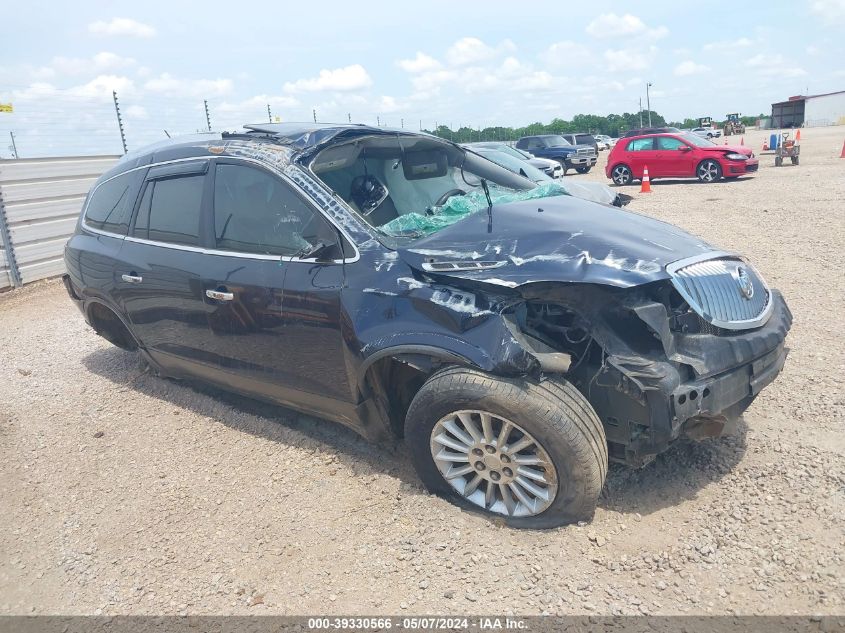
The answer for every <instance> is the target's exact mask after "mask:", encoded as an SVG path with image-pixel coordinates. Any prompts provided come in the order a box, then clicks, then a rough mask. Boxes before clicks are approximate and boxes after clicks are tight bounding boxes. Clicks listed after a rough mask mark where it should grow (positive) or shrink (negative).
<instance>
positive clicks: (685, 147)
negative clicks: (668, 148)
mask: <svg viewBox="0 0 845 633" xmlns="http://www.w3.org/2000/svg"><path fill="white" fill-rule="evenodd" d="M678 151H679V152H691V151H692V148H691V147H690V146H689V145H681V146H680V147H679V148H678Z"/></svg>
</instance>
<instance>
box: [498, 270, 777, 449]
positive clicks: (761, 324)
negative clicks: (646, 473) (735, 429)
mask: <svg viewBox="0 0 845 633" xmlns="http://www.w3.org/2000/svg"><path fill="white" fill-rule="evenodd" d="M667 270H668V271H669V273H670V275H671V279H670V280H664V281H659V282H654V283H650V284H645V285H643V286H638V287H635V288H627V289H620V288H613V287H607V286H600V285H577V284H570V285H566V284H536V285H529V286H525V287H523V288H521V289H520V291H521V294H522V296H523V298H524V299H525V301H524V303H522V304H520V305H519V306H517V307H516V308H515V310H514V312H513V313H512V319H513V327H515V328H518V329H519V330H520V331H521V332H522V333H524V334H525V335H527V336H529V337H531V338H532V339H534V340H539V341H541V342H542V344H543V345H546V346H549V347H550V348H553V349H556V350H559V351H561V352H565V353H567V354H569V355H570V357H571V362H570V366H569V368H568V371H567V373H566V377H567V379H568V380H570V381H571V382H572V383H573V384H574V385H575V386H576V387H577V388H578V389H579V390H580V391H581V392H582V393H583V394H584V395H585V396H586V397H587V399H588V400H589V401H590V403H591V404H592V406H593V407H594V408H595V410H596V412H597V413H598V415H599V417H600V418H601V420H602V421H603V423H604V426H605V432H606V435H607V439H608V443H609V448H610V458H611V459H612V460H614V461H620V462H624V463H627V464H629V465H631V466H641V465H644V464H646V463H648V462H649V461H650V460H651V459H653V458H654V456H655V455H657V454H658V453H660V452H662V451H664V450H666V448H667V447H668V446H669V444H670V443H671V442H673V441H674V440H676V439H677V438H678V437H680V436H681V435H687V436H689V437H693V438H696V439H701V438H705V437H717V436H719V435H720V434H721V433H722V430H723V427H724V426H725V424H726V423H727V422H728V421H729V420H731V419H735V418H736V417H738V416H739V415H740V414H741V413H742V412H743V411H744V410H745V409H746V408H747V407H748V406H749V405H750V404H751V402H752V401H753V400H754V398H755V397H756V396H757V394H758V393H759V392H760V391H761V390H762V389H763V388H764V387H765V386H766V385H768V384H769V383H771V382H772V381H773V380H774V379H775V377H777V375H778V374H779V373H780V371H781V369H782V368H783V364H784V361H785V358H786V354H787V350H786V348H785V346H784V342H785V339H786V335H787V333H788V331H789V329H790V326H791V324H792V314H791V313H790V311H789V308H788V307H787V305H786V303H785V301H784V300H783V297H782V296H781V294H780V293H779V292H778V291H776V290H770V289H769V288H768V287H767V286H766V284H765V282H764V281H763V280H762V278H761V277H760V276H759V274H758V273H757V272H756V271H754V269H753V268H752V267H751V266H750V265H748V264H747V263H746V262H745V261H744V260H742V259H741V258H738V257H736V256H733V255H729V254H725V253H709V254H707V255H703V256H698V257H695V258H690V259H689V260H683V261H681V262H677V263H675V264H673V265H671V266H669V267H667Z"/></svg>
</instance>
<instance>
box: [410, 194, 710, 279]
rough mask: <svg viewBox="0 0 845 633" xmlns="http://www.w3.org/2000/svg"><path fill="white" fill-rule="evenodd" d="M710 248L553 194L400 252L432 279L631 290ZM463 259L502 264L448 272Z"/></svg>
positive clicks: (665, 227)
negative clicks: (449, 266)
mask: <svg viewBox="0 0 845 633" xmlns="http://www.w3.org/2000/svg"><path fill="white" fill-rule="evenodd" d="M540 209H542V211H541V210H540ZM711 250H714V249H713V247H711V246H710V245H709V244H707V243H705V242H703V241H702V240H700V239H698V238H697V237H694V236H692V235H689V234H688V233H685V232H683V231H681V230H680V229H678V228H676V227H674V226H672V225H671V224H667V223H665V222H661V221H659V220H654V219H651V218H647V217H645V216H641V215H637V214H634V213H631V212H628V211H623V210H621V209H619V208H617V207H607V206H604V205H599V204H594V203H591V202H586V201H584V200H579V199H578V198H574V197H572V196H554V197H550V198H540V199H534V200H525V201H521V202H512V203H507V204H499V205H495V206H494V207H493V212H492V224H489V223H488V214H487V212H486V211H485V210H482V211H479V212H477V213H474V214H472V215H470V216H468V217H466V218H465V219H463V220H461V221H459V222H457V223H456V224H453V225H451V226H448V227H446V228H443V229H441V230H440V231H438V232H436V233H434V234H432V235H429V236H428V237H425V238H422V239H419V240H417V241H416V242H414V243H413V244H412V245H410V246H408V247H406V248H401V249H399V255H400V257H401V258H402V259H403V260H404V261H405V262H406V263H407V264H408V265H410V266H411V267H412V268H415V269H417V270H419V271H422V272H426V273H428V274H437V275H447V276H450V277H459V278H463V279H471V280H474V281H479V282H485V283H490V284H495V285H499V286H507V287H515V286H519V285H521V284H525V283H533V282H542V281H555V282H579V283H597V284H604V285H610V286H617V287H620V288H628V287H632V286H637V285H640V284H645V283H649V282H652V281H657V280H660V279H667V278H668V277H669V275H668V273H667V272H666V270H665V267H666V265H667V264H670V263H672V262H675V261H677V260H679V259H684V258H687V257H691V256H694V255H700V254H701V253H705V252H707V251H711ZM457 262H460V263H467V262H488V263H489V262H497V263H498V264H499V265H498V266H496V267H489V268H485V269H482V270H444V266H443V264H446V263H457ZM431 264H434V266H433V267H432V266H431ZM438 264H439V265H438Z"/></svg>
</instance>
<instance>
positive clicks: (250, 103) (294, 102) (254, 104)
mask: <svg viewBox="0 0 845 633" xmlns="http://www.w3.org/2000/svg"><path fill="white" fill-rule="evenodd" d="M268 103H269V104H270V108H271V110H277V109H279V108H295V107H297V106H298V105H300V104H299V100H298V99H296V98H295V97H291V96H290V95H266V94H260V95H255V96H254V97H249V98H248V99H244V100H242V101H224V102H222V103H220V104H218V105H215V106H214V109H215V111H216V110H219V111H221V112H236V113H237V112H245V111H246V112H251V111H255V110H262V111H263V110H266V108H267V104H268ZM275 114H281V113H279V112H276V113H275Z"/></svg>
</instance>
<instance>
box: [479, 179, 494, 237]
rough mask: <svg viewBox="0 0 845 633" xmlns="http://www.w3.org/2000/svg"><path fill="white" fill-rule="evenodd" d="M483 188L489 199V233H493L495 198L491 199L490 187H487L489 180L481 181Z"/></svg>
mask: <svg viewBox="0 0 845 633" xmlns="http://www.w3.org/2000/svg"><path fill="white" fill-rule="evenodd" d="M481 188H482V189H484V195H485V196H486V197H487V232H488V233H492V232H493V198H491V197H490V187H488V186H487V179H486V178H482V179H481Z"/></svg>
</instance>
